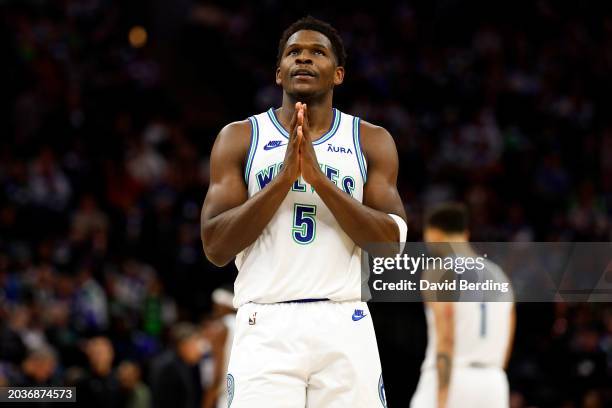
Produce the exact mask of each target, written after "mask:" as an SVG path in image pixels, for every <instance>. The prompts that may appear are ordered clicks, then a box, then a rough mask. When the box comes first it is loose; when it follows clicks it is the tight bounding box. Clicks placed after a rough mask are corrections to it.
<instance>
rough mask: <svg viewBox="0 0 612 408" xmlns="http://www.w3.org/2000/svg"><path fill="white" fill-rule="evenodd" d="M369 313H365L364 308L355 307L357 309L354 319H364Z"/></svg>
mask: <svg viewBox="0 0 612 408" xmlns="http://www.w3.org/2000/svg"><path fill="white" fill-rule="evenodd" d="M366 316H367V314H363V310H361V309H355V311H354V312H353V316H352V318H353V321H354V322H356V321H358V320H361V319H363V318H364V317H366Z"/></svg>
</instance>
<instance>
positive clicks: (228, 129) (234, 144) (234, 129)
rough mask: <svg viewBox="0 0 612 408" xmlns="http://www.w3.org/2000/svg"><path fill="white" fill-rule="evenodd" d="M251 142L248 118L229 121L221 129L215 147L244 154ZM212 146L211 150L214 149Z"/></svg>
mask: <svg viewBox="0 0 612 408" xmlns="http://www.w3.org/2000/svg"><path fill="white" fill-rule="evenodd" d="M250 144H251V122H250V121H249V120H248V119H245V120H240V121H236V122H232V123H229V124H227V125H225V126H224V127H223V129H221V131H220V132H219V134H218V135H217V140H215V147H221V148H222V150H223V151H227V150H231V151H234V152H236V153H241V152H242V153H244V154H246V152H247V150H248V149H249V145H250ZM215 147H213V150H214V149H215Z"/></svg>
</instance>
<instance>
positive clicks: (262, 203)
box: [202, 17, 406, 408]
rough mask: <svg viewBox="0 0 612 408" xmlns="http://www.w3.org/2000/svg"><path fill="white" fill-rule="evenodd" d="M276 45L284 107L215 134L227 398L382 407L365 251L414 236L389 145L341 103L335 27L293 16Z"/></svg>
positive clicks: (208, 221)
mask: <svg viewBox="0 0 612 408" xmlns="http://www.w3.org/2000/svg"><path fill="white" fill-rule="evenodd" d="M278 51H279V53H278V59H277V69H276V83H277V85H279V86H281V87H282V88H283V100H282V106H281V107H280V108H279V109H272V108H271V109H270V110H268V111H267V112H264V113H261V114H259V115H255V116H252V117H250V118H249V119H248V120H245V121H242V122H235V123H232V124H230V125H228V126H226V127H225V128H224V129H223V130H222V131H221V132H220V134H219V136H218V137H217V140H216V142H215V145H214V147H213V150H212V153H211V172H210V175H211V180H210V186H209V190H208V193H207V196H206V199H205V201H204V206H203V209H202V241H203V246H204V251H205V253H206V255H207V257H208V258H209V259H210V260H211V261H212V262H213V263H215V264H216V265H225V264H227V263H228V262H230V261H231V260H232V259H233V258H234V257H236V266H237V268H238V277H237V279H236V282H235V298H234V305H235V306H236V307H239V310H238V313H237V317H236V319H237V320H236V329H235V338H234V344H233V348H232V355H231V359H230V367H229V374H228V378H227V386H228V387H227V388H228V403H229V405H230V406H232V407H234V408H243V407H249V408H252V407H266V408H273V407H279V408H280V407H282V408H286V407H296V408H297V407H306V406H307V407H339V408H340V407H342V408H345V407H355V408H357V407H377V406H378V407H379V406H381V405H382V406H385V405H386V402H385V396H384V386H383V381H382V372H381V366H380V360H379V357H378V348H377V344H376V337H375V335H374V328H373V325H372V320H371V317H370V316H369V311H368V307H367V304H365V303H364V302H362V301H361V247H363V246H365V245H366V244H368V243H373V242H378V243H383V242H387V243H394V242H398V241H400V240H401V241H403V240H404V237H405V234H406V222H405V217H406V216H405V214H404V208H403V205H402V202H401V199H400V196H399V194H398V191H397V187H396V182H397V173H398V157H397V150H396V147H395V143H394V141H393V138H392V137H391V135H390V134H389V133H388V132H387V131H386V130H385V129H383V128H380V127H378V126H374V125H371V124H369V123H366V122H364V121H361V120H360V119H359V118H357V117H354V116H351V115H348V114H345V113H342V112H340V111H339V110H337V109H335V108H333V103H332V102H333V91H334V87H335V86H338V85H340V84H342V82H343V80H344V73H345V71H344V66H345V57H346V55H345V51H344V46H343V44H342V40H341V38H340V36H339V35H338V33H337V32H336V30H335V29H334V28H333V27H331V26H330V25H329V24H327V23H324V22H322V21H320V20H316V19H314V18H312V17H307V18H304V19H302V20H299V21H297V22H296V23H294V24H293V25H291V26H290V27H289V28H288V29H287V30H285V32H284V33H283V35H282V38H281V41H280V44H279V50H278ZM237 97H241V96H237Z"/></svg>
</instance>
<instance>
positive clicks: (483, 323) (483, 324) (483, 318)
mask: <svg viewBox="0 0 612 408" xmlns="http://www.w3.org/2000/svg"><path fill="white" fill-rule="evenodd" d="M486 335H487V304H486V303H484V302H482V303H481V304H480V337H485V336H486Z"/></svg>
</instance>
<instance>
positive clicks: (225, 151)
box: [200, 115, 300, 266]
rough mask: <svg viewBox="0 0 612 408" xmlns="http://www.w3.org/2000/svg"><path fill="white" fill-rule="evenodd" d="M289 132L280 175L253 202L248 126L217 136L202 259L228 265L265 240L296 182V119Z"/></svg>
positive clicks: (202, 227)
mask: <svg viewBox="0 0 612 408" xmlns="http://www.w3.org/2000/svg"><path fill="white" fill-rule="evenodd" d="M291 129H292V132H291V135H290V139H289V144H288V146H287V151H286V154H285V161H284V164H283V169H282V171H280V172H279V174H278V175H277V176H276V177H275V178H274V180H272V181H271V182H270V183H269V184H268V185H267V186H266V187H265V188H264V189H262V190H261V191H259V192H258V193H257V194H254V195H253V196H252V197H250V198H249V197H248V192H247V185H246V183H245V180H244V176H243V165H244V162H245V157H246V155H247V151H248V149H249V145H250V134H251V125H250V123H249V121H248V120H247V121H242V122H235V123H231V124H229V125H227V126H226V127H224V128H223V129H222V130H221V132H220V133H219V135H218V136H217V139H216V140H215V144H214V146H213V149H212V152H211V155H210V184H209V186H208V192H207V193H206V198H205V199H204V205H203V206H202V214H201V220H200V221H201V222H200V234H201V238H202V246H203V247H204V253H205V254H206V257H207V258H208V259H209V260H210V261H211V262H212V263H213V264H215V265H217V266H223V265H226V264H227V263H229V262H230V261H231V260H232V259H233V258H234V257H235V256H236V255H237V254H238V253H239V252H240V251H242V250H243V249H245V248H246V247H247V246H249V245H250V244H252V243H253V242H254V241H255V240H256V239H257V237H259V235H261V232H262V231H263V229H264V228H265V226H266V225H267V224H268V222H270V220H271V219H272V216H274V213H276V210H277V209H278V207H279V206H280V204H281V203H282V202H283V200H284V199H285V196H286V195H287V193H288V192H289V189H290V188H291V185H292V184H293V182H294V181H295V180H296V179H297V178H298V175H299V156H298V155H299V142H300V141H299V140H298V136H297V131H296V130H295V115H294V120H293V121H292V127H291Z"/></svg>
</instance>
